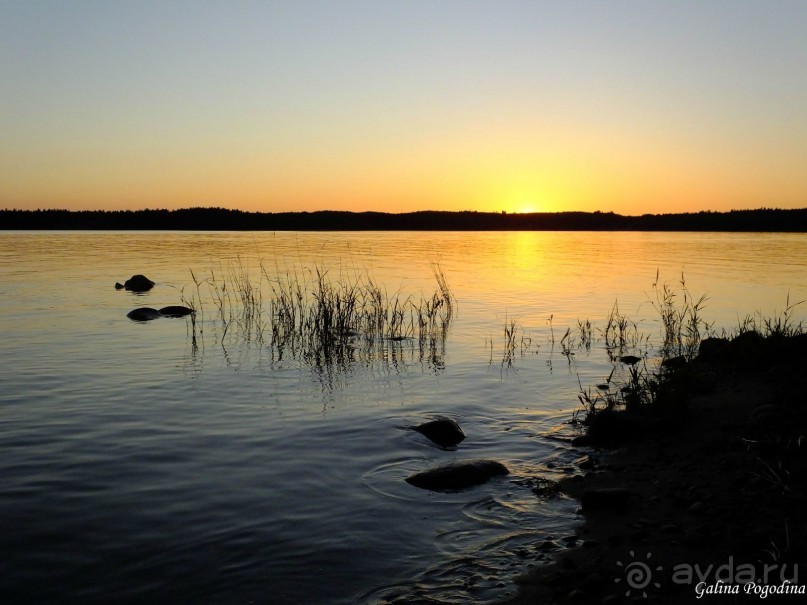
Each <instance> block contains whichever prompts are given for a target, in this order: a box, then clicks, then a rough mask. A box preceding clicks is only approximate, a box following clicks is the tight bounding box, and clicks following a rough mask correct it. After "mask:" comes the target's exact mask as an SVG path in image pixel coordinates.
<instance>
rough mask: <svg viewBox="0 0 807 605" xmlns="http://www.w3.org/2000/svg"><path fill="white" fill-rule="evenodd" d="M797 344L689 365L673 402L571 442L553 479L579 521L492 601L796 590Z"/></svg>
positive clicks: (803, 479) (804, 508) (806, 397)
mask: <svg viewBox="0 0 807 605" xmlns="http://www.w3.org/2000/svg"><path fill="white" fill-rule="evenodd" d="M803 344H804V338H801V340H800V341H799V349H798V350H799V354H797V355H795V356H793V355H792V354H788V355H787V356H785V358H784V359H781V360H780V359H775V358H774V357H772V356H770V351H767V352H766V353H765V355H764V356H763V355H751V356H744V357H742V358H739V359H733V360H731V362H730V363H720V364H713V363H704V364H700V365H699V366H698V367H697V377H698V384H699V388H698V389H696V391H698V392H697V394H692V395H689V396H687V397H686V400H685V402H683V403H682V405H680V407H679V408H678V409H675V410H672V411H670V410H667V412H666V413H664V414H661V415H657V416H656V417H651V418H647V419H645V420H644V421H643V422H642V423H641V426H637V427H634V430H632V431H631V432H630V434H629V435H628V438H627V439H624V440H622V441H623V442H622V443H620V444H618V446H617V447H615V448H611V449H598V448H592V447H581V448H580V453H581V456H583V455H584V454H585V455H587V456H586V457H582V458H581V461H580V462H581V466H582V467H583V468H582V469H581V474H580V475H579V476H574V477H570V478H568V479H566V480H564V481H562V482H561V490H562V492H563V493H564V494H565V495H566V496H570V497H574V498H576V499H578V500H580V501H581V503H582V506H581V511H580V514H581V516H582V518H583V520H584V522H583V524H582V525H581V527H580V529H579V531H578V532H577V534H576V536H573V537H568V536H567V537H564V538H565V539H559V538H560V537H558V539H556V540H554V541H551V542H550V543H549V544H548V545H547V546H548V548H549V549H553V544H557V549H553V550H554V552H555V556H554V557H553V562H552V563H550V564H548V565H545V564H540V563H536V564H535V566H533V567H532V568H531V570H530V571H529V572H527V573H526V574H525V575H524V576H523V577H520V578H519V579H518V581H517V586H516V587H515V588H514V590H513V592H514V593H516V591H517V594H516V596H513V597H511V598H509V599H508V600H506V601H504V602H503V603H506V604H507V605H523V604H530V605H537V604H549V603H598V604H603V603H605V604H607V603H633V602H641V603H696V602H700V603H737V602H742V603H744V602H759V601H760V600H761V599H763V598H764V601H763V602H765V603H771V602H785V603H801V602H807V594H805V593H804V591H805V585H807V522H805V514H807V497H805V492H806V491H807V490H806V489H805V488H806V487H807V357H805V356H804V347H803ZM769 348H770V347H769ZM792 349H793V347H790V350H791V353H792ZM569 543H573V545H574V546H573V548H564V546H565V545H567V544H569ZM795 566H797V567H795ZM720 580H722V581H723V582H720ZM752 580H753V582H751V581H752ZM787 580H789V581H790V583H788V582H787ZM783 581H784V582H783ZM782 588H784V590H785V591H790V592H791V593H792V592H796V593H799V592H800V593H801V594H785V595H778V594H776V593H775V590H780V589H782ZM735 593H737V594H735ZM763 595H764V596H763ZM699 597H700V598H699Z"/></svg>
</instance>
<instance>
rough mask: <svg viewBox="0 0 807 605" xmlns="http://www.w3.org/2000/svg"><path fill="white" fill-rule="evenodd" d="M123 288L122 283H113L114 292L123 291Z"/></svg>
mask: <svg viewBox="0 0 807 605" xmlns="http://www.w3.org/2000/svg"><path fill="white" fill-rule="evenodd" d="M123 288H124V286H123V284H122V283H120V282H119V281H116V282H115V289H116V290H123Z"/></svg>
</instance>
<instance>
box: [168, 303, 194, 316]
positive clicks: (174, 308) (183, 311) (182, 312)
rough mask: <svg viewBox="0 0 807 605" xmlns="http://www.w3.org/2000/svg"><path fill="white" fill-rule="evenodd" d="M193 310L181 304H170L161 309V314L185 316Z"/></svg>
mask: <svg viewBox="0 0 807 605" xmlns="http://www.w3.org/2000/svg"><path fill="white" fill-rule="evenodd" d="M193 312H194V311H193V309H190V308H188V307H183V306H181V305H169V306H167V307H163V308H162V309H160V315H162V316H163V317H185V316H186V315H190V314H191V313H193Z"/></svg>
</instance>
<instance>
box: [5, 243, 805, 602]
mask: <svg viewBox="0 0 807 605" xmlns="http://www.w3.org/2000/svg"><path fill="white" fill-rule="evenodd" d="M261 260H262V261H263V266H264V269H265V270H266V271H267V274H274V273H276V272H280V273H286V272H289V271H291V272H294V271H297V272H298V274H299V275H301V276H303V277H305V276H310V273H309V272H308V271H309V270H310V269H313V268H315V267H320V268H321V269H323V270H324V269H327V270H329V273H328V275H329V276H330V277H332V278H333V279H337V280H338V279H339V276H340V275H342V276H349V275H356V274H358V273H370V274H371V275H372V276H373V278H374V279H375V280H376V281H377V282H379V283H381V284H383V285H384V286H385V288H386V289H387V291H388V292H389V293H396V292H400V293H401V294H402V295H403V296H409V295H412V296H413V297H414V298H415V299H419V297H420V296H421V295H423V296H426V297H428V296H431V293H432V291H433V289H434V286H435V284H434V280H433V276H432V269H431V261H439V263H440V265H441V267H442V268H443V270H444V272H445V274H446V276H447V278H448V280H449V283H450V285H451V287H452V290H453V292H454V295H455V296H456V299H457V313H456V316H455V319H454V321H453V323H452V325H451V327H450V330H449V332H448V335H447V337H446V338H445V340H444V341H441V342H439V343H438V344H437V345H436V346H435V347H429V348H428V350H425V351H424V349H423V348H422V347H421V346H419V344H418V342H417V341H412V340H408V341H403V342H385V343H383V344H382V345H380V346H378V347H375V348H373V349H372V350H368V351H364V352H362V351H358V352H357V354H356V355H355V356H354V357H353V358H351V359H349V360H346V361H344V362H341V363H338V364H330V365H329V364H327V363H326V364H315V363H311V362H310V361H306V359H304V358H302V357H301V356H300V355H295V354H294V352H292V351H288V352H286V354H284V355H283V356H282V357H280V356H279V355H278V354H277V351H276V350H275V349H273V348H272V347H270V346H268V345H267V343H266V342H265V341H263V342H262V341H261V340H260V339H259V338H256V337H255V333H254V332H251V331H248V330H245V329H241V330H239V329H238V326H237V325H234V327H231V328H230V329H228V330H227V331H225V330H224V329H223V325H222V323H221V321H220V319H219V318H218V317H217V316H216V313H215V312H214V309H215V305H214V304H213V301H212V300H211V298H210V289H209V287H208V286H207V285H206V284H202V285H201V286H200V289H199V290H198V291H197V290H196V286H195V285H194V281H193V279H192V278H191V270H193V272H194V275H195V276H196V278H197V279H198V280H201V279H209V278H211V277H213V278H217V279H221V278H222V277H223V275H224V274H226V273H227V271H228V268H229V267H234V266H238V267H239V268H243V269H244V271H246V272H247V273H248V275H249V277H250V279H251V280H254V281H255V282H262V278H261V272H260V269H259V262H260V261H261ZM657 272H658V274H659V277H660V281H662V282H669V283H670V284H671V285H672V286H675V287H677V288H678V286H679V284H678V282H679V281H680V279H681V275H682V273H683V275H684V277H685V280H686V285H687V288H688V289H689V291H690V292H691V293H692V294H693V295H695V296H696V297H699V296H700V295H701V294H705V295H707V296H708V302H707V307H706V309H705V311H704V314H705V316H706V318H707V319H708V320H709V321H713V322H714V327H715V328H716V329H720V328H724V327H725V328H728V329H731V328H733V327H736V325H737V323H738V321H739V319H741V318H743V317H744V316H746V315H748V314H753V313H755V312H757V311H758V312H760V313H762V314H763V315H765V316H770V315H773V314H776V313H780V312H782V311H784V309H785V308H786V307H787V305H788V304H789V303H796V302H799V301H801V300H804V299H807V237H806V236H804V235H793V234H708V233H707V234H681V233H673V234H664V233H279V234H271V233H61V232H41V233H36V232H33V233H10V232H0V287H1V288H2V292H3V295H4V301H5V304H4V305H3V306H2V308H0V333H2V341H1V342H0V380H1V381H2V391H1V392H0V477H2V484H1V485H0V601H2V602H14V601H15V600H16V601H36V602H40V603H47V602H64V601H77V600H81V601H83V602H86V603H92V602H110V601H111V600H114V601H116V602H174V603H248V602H255V603H307V604H314V605H315V604H340V603H345V604H347V603H359V604H363V603H376V602H382V601H383V600H384V599H391V600H394V599H396V598H400V597H401V595H409V596H408V597H407V598H408V599H410V600H413V599H414V598H415V597H417V596H428V597H430V598H433V599H434V602H444V603H452V602H462V603H482V602H487V601H490V600H491V599H494V598H496V597H500V596H502V595H503V594H505V593H506V592H507V591H509V590H512V577H513V575H514V574H516V573H518V572H521V571H523V570H524V569H525V568H526V566H527V565H529V564H531V563H540V559H539V557H540V553H539V551H538V550H537V549H536V545H537V544H538V543H539V542H540V541H541V540H543V539H544V537H545V536H548V535H552V536H555V537H560V536H562V535H565V534H566V533H569V532H571V531H572V528H573V527H574V525H575V523H576V522H577V521H576V519H575V510H576V505H575V503H574V502H570V501H567V500H564V499H556V500H550V501H545V500H541V499H539V498H538V497H536V496H535V495H534V494H533V493H532V491H531V489H530V483H529V480H530V479H531V478H533V477H538V476H545V477H550V478H553V477H554V478H557V477H558V476H559V475H562V474H564V473H567V472H572V470H573V465H572V462H573V460H574V458H575V456H576V454H575V453H574V452H570V451H569V450H568V447H567V445H566V442H565V441H564V438H567V437H568V436H569V435H571V434H572V433H571V428H570V427H569V426H568V425H566V424H564V421H565V420H568V418H569V417H570V414H571V412H572V411H573V410H574V408H575V405H576V394H577V392H578V389H579V387H578V379H579V380H580V381H581V382H582V383H583V384H584V385H590V384H594V383H596V382H598V381H601V380H602V378H604V377H605V376H607V375H608V373H609V372H610V370H611V368H612V365H611V363H610V362H609V360H608V356H607V355H606V354H605V352H604V350H603V349H602V347H601V346H598V344H597V343H595V345H594V347H592V349H591V351H586V350H585V349H576V350H575V354H574V355H573V356H572V358H571V359H568V358H567V357H565V356H563V355H561V353H560V350H559V347H558V346H557V344H556V345H555V346H552V341H551V337H552V335H553V334H554V335H555V336H556V338H557V339H558V340H559V339H560V336H561V335H562V334H564V333H565V331H566V329H567V328H571V329H572V330H575V329H576V326H577V320H578V318H579V319H590V320H591V321H592V322H593V324H594V334H595V336H596V335H597V328H598V327H600V328H601V327H604V325H605V317H606V316H607V314H608V312H609V310H610V309H611V307H612V306H613V304H614V302H615V301H618V304H619V309H620V311H622V312H623V313H625V314H627V315H629V316H630V317H631V318H632V319H633V320H635V321H636V322H637V323H638V324H639V326H640V329H642V330H643V331H644V332H646V333H647V334H649V335H651V343H652V341H653V340H654V338H655V336H656V335H657V333H658V323H657V321H656V317H655V311H654V310H653V307H652V305H651V304H650V303H649V301H650V300H651V299H653V297H654V290H653V287H652V284H653V283H654V282H655V280H656V275H657ZM135 273H145V274H146V275H148V276H149V277H151V278H152V279H153V280H155V281H156V282H157V286H156V287H155V288H154V289H153V290H152V291H150V292H148V293H146V294H142V295H138V294H133V293H130V292H125V291H116V290H115V289H114V288H113V284H114V283H115V282H116V281H123V280H125V279H126V278H128V277H129V276H131V275H132V274H135ZM263 283H264V284H265V283H266V282H263ZM194 293H196V294H197V295H200V300H201V301H202V303H203V313H202V314H201V315H200V316H199V325H197V338H196V340H194V338H193V330H192V325H191V322H190V320H189V319H187V318H183V319H159V320H156V321H153V322H148V323H137V322H133V321H130V320H129V319H127V317H126V313H127V312H128V311H130V310H131V309H133V308H135V307H139V306H150V307H157V308H159V307H162V306H165V305H171V304H179V303H180V302H181V301H182V299H183V297H185V298H188V297H189V296H192V295H193V294H194ZM680 295H682V293H680V288H679V296H680ZM788 301H789V303H788ZM794 315H795V318H796V320H797V321H798V320H803V319H804V317H805V306H804V305H799V306H796V307H795V310H794ZM268 317H269V313H268V312H266V313H265V314H264V316H263V319H262V321H264V322H266V321H268ZM550 317H551V318H552V319H551V322H550V320H549V318H550ZM511 320H516V322H517V325H518V326H519V328H518V334H519V343H523V344H524V345H525V347H524V349H523V351H519V352H518V354H517V355H516V356H515V358H514V359H513V363H512V365H507V364H505V365H503V364H502V363H501V361H502V354H503V351H504V342H503V336H502V333H503V328H504V325H505V322H509V321H511ZM236 323H237V322H236ZM522 338H523V340H522ZM655 340H656V342H658V339H655ZM646 352H649V353H650V354H651V355H652V350H649V351H648V350H647V348H645V349H644V350H641V351H639V353H646ZM434 414H445V415H449V416H452V417H454V418H456V419H457V420H458V421H459V422H460V423H461V425H462V426H463V428H464V430H465V433H466V435H467V439H466V440H465V441H464V442H462V443H461V444H460V446H459V447H458V448H457V449H456V450H455V451H444V450H441V449H438V448H436V447H435V446H433V445H432V444H431V443H429V442H428V441H427V440H426V439H425V438H423V437H421V436H420V435H418V434H417V433H414V432H412V431H410V430H406V427H407V426H410V425H412V424H415V423H418V422H421V421H423V420H424V419H428V418H429V417H430V416H431V415H434ZM475 457H486V458H495V459H498V460H501V461H502V462H504V463H505V464H506V465H507V466H508V467H509V468H510V469H511V471H512V474H511V475H510V476H508V477H505V478H501V479H498V480H495V481H492V482H490V483H489V484H487V485H485V486H481V487H478V488H474V489H471V490H467V491H464V492H459V493H452V494H437V493H431V492H427V491H422V490H419V489H417V488H414V487H412V486H410V485H408V484H407V483H405V481H404V478H405V477H406V476H408V475H409V474H411V473H412V472H415V471H418V470H421V469H424V468H426V467H428V466H431V465H434V464H438V463H442V462H447V461H450V460H459V459H464V458H475ZM12 595H14V599H12V598H11V596H12ZM413 595H414V596H413Z"/></svg>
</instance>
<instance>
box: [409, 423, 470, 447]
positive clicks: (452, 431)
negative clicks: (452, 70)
mask: <svg viewBox="0 0 807 605" xmlns="http://www.w3.org/2000/svg"><path fill="white" fill-rule="evenodd" d="M412 430H415V431H417V432H418V433H420V434H421V435H425V436H426V437H428V438H429V439H431V440H432V441H433V442H434V443H436V444H437V445H439V446H441V447H451V446H454V445H457V444H458V443H459V442H460V441H462V440H463V439H465V433H463V432H462V429H461V428H460V425H459V424H457V423H456V421H454V420H452V419H451V418H446V417H445V416H438V417H437V418H435V419H434V420H430V421H429V422H424V423H423V424H419V425H418V426H413V427H412Z"/></svg>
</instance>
